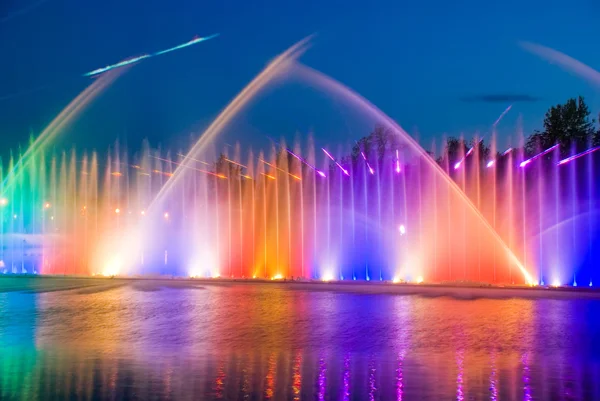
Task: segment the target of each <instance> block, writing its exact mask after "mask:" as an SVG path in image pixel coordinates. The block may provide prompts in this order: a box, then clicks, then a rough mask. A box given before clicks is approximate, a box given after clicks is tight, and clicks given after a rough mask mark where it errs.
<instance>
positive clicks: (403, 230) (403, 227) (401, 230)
mask: <svg viewBox="0 0 600 401" xmlns="http://www.w3.org/2000/svg"><path fill="white" fill-rule="evenodd" d="M398 231H400V235H404V234H406V227H405V226H404V224H400V227H398Z"/></svg>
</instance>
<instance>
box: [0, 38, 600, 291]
mask: <svg viewBox="0 0 600 401" xmlns="http://www.w3.org/2000/svg"><path fill="white" fill-rule="evenodd" d="M307 44H308V39H305V40H304V41H301V42H299V43H298V44H296V45H295V46H293V47H291V48H290V49H289V50H288V51H286V52H284V53H283V54H282V55H281V56H279V57H277V58H276V59H274V60H273V61H272V62H271V63H270V64H269V65H268V66H267V67H266V68H265V70H264V71H263V72H261V73H260V74H259V75H258V76H257V77H256V78H255V79H254V80H253V81H252V82H251V83H250V84H249V85H248V86H247V87H246V88H245V89H244V90H243V91H242V92H240V94H239V95H238V96H237V97H236V98H235V99H234V100H233V101H232V102H231V104H230V105H229V106H227V107H226V108H225V109H224V111H223V112H222V113H221V115H219V116H218V117H217V119H216V120H215V121H214V122H213V123H212V124H211V125H210V126H209V128H208V129H207V130H206V132H205V133H204V134H203V135H201V136H200V138H199V139H198V140H197V141H196V142H195V143H193V144H192V145H191V147H190V150H189V151H188V152H187V153H185V154H184V153H182V152H170V151H158V150H155V149H152V148H151V147H150V145H149V144H148V143H143V144H142V146H141V149H140V150H139V151H138V152H137V153H135V155H134V153H133V152H130V151H129V150H128V149H124V148H123V147H121V146H119V145H118V144H117V145H116V146H115V147H114V148H113V149H111V150H110V151H109V152H108V153H107V154H106V155H99V154H97V153H95V152H93V153H86V152H75V151H74V150H73V151H71V152H69V153H67V152H63V153H51V152H48V150H47V149H46V147H45V146H43V145H45V144H46V143H47V141H48V140H49V139H51V138H50V136H52V135H55V134H56V132H57V130H58V128H60V124H62V123H60V121H62V120H63V118H62V117H61V119H60V121H59V123H56V124H54V125H57V124H58V128H56V129H54V128H52V129H48V130H46V131H45V134H43V135H42V136H40V139H38V140H37V141H36V142H35V143H34V144H32V146H31V147H30V148H29V149H28V150H27V151H26V152H25V154H24V155H21V156H20V157H19V158H18V159H17V160H18V161H17V162H14V161H13V160H12V159H11V161H10V162H9V165H8V172H7V174H6V176H4V175H2V178H3V181H2V182H3V185H2V187H1V188H0V194H1V198H0V214H1V219H0V233H1V234H2V235H1V236H0V241H1V244H0V245H1V249H0V260H1V261H2V264H1V265H0V269H1V270H2V271H3V272H4V273H14V274H23V273H28V274H33V273H43V274H69V275H104V276H117V275H123V276H137V275H142V276H152V275H160V276H178V277H194V278H196V277H198V278H244V279H259V278H260V279H274V280H279V279H287V278H303V279H305V280H310V279H312V280H322V281H337V280H347V281H353V280H365V281H391V282H396V283H400V282H413V283H421V282H428V283H447V282H454V283H456V282H460V283H495V284H500V283H506V284H518V285H535V284H542V285H556V286H563V285H573V286H581V285H585V286H593V285H594V283H596V282H600V277H595V275H597V274H598V273H596V272H595V269H594V265H595V263H596V261H597V260H600V250H599V247H598V246H597V245H598V243H599V238H600V235H599V233H598V228H599V227H598V223H597V222H598V219H599V217H600V213H599V200H600V186H598V185H596V183H595V180H594V177H596V176H598V174H599V173H600V171H599V168H600V163H599V161H598V157H599V155H600V152H596V150H597V148H593V147H591V146H590V147H589V149H588V150H586V151H585V152H582V153H577V152H575V149H573V151H572V152H571V154H570V156H569V157H567V158H561V157H560V155H559V152H557V151H556V150H557V148H555V147H551V148H548V149H539V152H538V154H537V156H534V157H532V158H526V157H525V155H524V153H523V151H522V150H520V149H522V148H523V146H519V147H516V148H515V149H512V148H511V149H508V150H506V151H503V152H501V153H500V152H498V153H497V155H498V156H497V157H496V156H491V157H490V156H489V155H486V154H483V153H482V152H481V150H480V146H479V145H480V143H482V141H483V138H476V139H475V141H474V142H473V143H474V146H472V147H470V148H469V149H468V150H467V149H464V150H461V152H462V153H461V154H459V155H458V159H457V160H453V161H450V158H449V157H447V156H448V155H445V156H444V155H442V158H441V162H439V163H438V162H436V160H434V158H433V157H432V156H431V155H430V154H428V153H427V152H426V151H425V150H424V149H423V147H421V146H420V145H419V144H418V143H417V142H416V141H415V140H414V139H413V138H411V137H410V136H409V135H408V134H407V133H406V132H405V131H404V130H403V129H402V128H401V127H400V126H399V125H397V124H396V123H395V122H394V121H393V120H391V119H390V118H389V117H387V116H386V115H385V114H383V113H382V112H381V111H380V110H378V109H377V108H376V107H375V106H374V105H372V104H371V103H369V102H368V101H367V100H366V99H364V98H362V97H361V96H360V95H358V94H357V93H355V92H353V91H352V90H350V89H349V88H347V87H345V86H343V85H342V84H340V83H338V82H336V81H334V80H333V79H331V78H329V77H327V76H325V75H323V74H321V73H319V72H317V71H314V70H312V69H310V68H308V67H306V66H303V65H301V64H299V63H297V62H296V59H297V57H298V56H299V55H300V54H301V53H302V52H303V51H304V49H305V48H306V46H307ZM284 71H285V72H288V73H294V74H297V76H300V77H301V78H302V79H303V82H307V83H309V84H310V85H313V86H315V87H316V88H318V89H319V90H325V91H326V93H329V94H332V95H333V96H337V97H339V98H340V99H342V100H343V101H345V102H346V103H347V104H348V106H349V107H353V108H356V109H357V110H358V112H360V113H363V114H365V115H367V116H369V117H370V118H373V119H374V121H376V122H377V123H378V124H379V125H378V126H377V127H376V129H375V134H374V135H373V136H371V137H369V138H368V139H366V140H361V141H359V142H357V143H356V144H355V145H354V146H353V147H346V148H344V147H338V148H337V149H332V148H329V147H321V146H316V145H315V142H318V141H319V138H312V137H308V139H307V140H305V141H304V142H301V141H297V142H295V143H293V144H292V145H291V146H288V144H287V143H286V142H285V141H284V140H277V141H275V140H273V141H272V144H271V146H270V148H268V149H265V150H263V151H260V152H258V153H254V152H252V151H248V152H242V151H241V147H240V145H239V144H238V145H236V146H235V147H234V148H233V150H232V149H226V150H225V151H223V152H222V153H220V152H216V151H214V150H210V149H208V148H209V147H208V146H207V145H208V144H209V143H210V142H211V141H212V140H213V139H215V137H216V136H217V135H218V134H219V133H220V132H221V131H222V130H223V128H224V126H225V125H227V124H228V122H229V121H231V120H232V119H233V118H234V117H235V115H236V113H237V112H238V111H239V110H240V109H241V108H243V107H244V106H245V105H246V104H247V103H248V102H249V101H250V100H251V99H252V97H253V96H254V95H255V94H256V93H258V92H259V91H260V90H261V89H262V88H263V87H264V86H265V85H267V84H268V83H269V82H270V80H271V79H273V78H274V77H279V76H281V74H282V73H283V72H284ZM100 79H103V78H100ZM112 79H114V76H111V77H108V78H106V79H105V80H104V81H98V82H100V83H98V84H94V85H95V86H92V88H96V87H98V88H96V89H95V90H99V89H100V88H103V87H104V86H106V85H107V84H108V83H109V82H110V80H112ZM88 92H89V93H95V92H94V90H91V89H88V90H87V91H86V92H84V94H85V93H88ZM89 93H88V95H86V96H83V95H80V97H81V96H83V98H86V99H87V98H89V96H90V95H89ZM78 99H79V98H78ZM75 103H76V104H79V103H81V102H80V101H77V102H75ZM71 108H72V107H71ZM71 108H69V110H70V109H71ZM509 109H510V107H509V108H508V109H507V110H506V111H505V112H504V113H503V115H504V114H505V113H506V112H507V111H508V110H509ZM75 111H76V110H75ZM67 114H69V113H67ZM501 117H502V116H501ZM501 117H500V118H501ZM67 118H68V117H67ZM500 118H499V119H498V121H499V120H500ZM496 123H497V122H496ZM496 123H495V124H494V128H495V125H496ZM494 138H495V136H494V135H492V144H491V149H492V151H493V152H492V155H493V154H496V152H497V150H498V149H497V145H496V143H495V139H494ZM516 140H517V142H519V141H520V142H521V143H522V142H523V141H522V138H521V137H519V135H517V138H516ZM434 148H435V144H434Z"/></svg>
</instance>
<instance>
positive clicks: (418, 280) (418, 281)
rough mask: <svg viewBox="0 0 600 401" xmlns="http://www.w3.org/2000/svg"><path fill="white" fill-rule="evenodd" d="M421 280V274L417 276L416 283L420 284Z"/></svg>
mask: <svg viewBox="0 0 600 401" xmlns="http://www.w3.org/2000/svg"><path fill="white" fill-rule="evenodd" d="M422 282H423V276H419V277H417V284H421V283H422Z"/></svg>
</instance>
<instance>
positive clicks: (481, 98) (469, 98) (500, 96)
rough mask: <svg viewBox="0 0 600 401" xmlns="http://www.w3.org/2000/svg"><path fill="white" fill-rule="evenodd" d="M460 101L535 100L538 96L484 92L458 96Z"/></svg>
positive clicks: (513, 101) (500, 101)
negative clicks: (483, 93) (482, 93)
mask: <svg viewBox="0 0 600 401" xmlns="http://www.w3.org/2000/svg"><path fill="white" fill-rule="evenodd" d="M460 100H461V101H462V102H468V103H518V102H537V101H538V100H540V98H538V97H535V96H531V95H523V94H514V93H502V94H486V95H474V96H464V97H462V98H460Z"/></svg>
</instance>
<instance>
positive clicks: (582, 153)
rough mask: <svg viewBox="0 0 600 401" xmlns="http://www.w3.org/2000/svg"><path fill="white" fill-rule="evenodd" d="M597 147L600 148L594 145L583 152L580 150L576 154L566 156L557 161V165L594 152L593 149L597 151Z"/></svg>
mask: <svg viewBox="0 0 600 401" xmlns="http://www.w3.org/2000/svg"><path fill="white" fill-rule="evenodd" d="M599 149H600V146H596V147H595V148H591V149H588V150H586V151H585V152H581V153H578V154H576V155H573V156H570V157H567V158H566V159H562V160H561V161H559V162H558V165H559V166H561V165H563V164H566V163H568V162H570V161H573V160H575V159H579V158H580V157H583V156H585V155H589V154H590V153H592V152H595V151H597V150H599Z"/></svg>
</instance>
